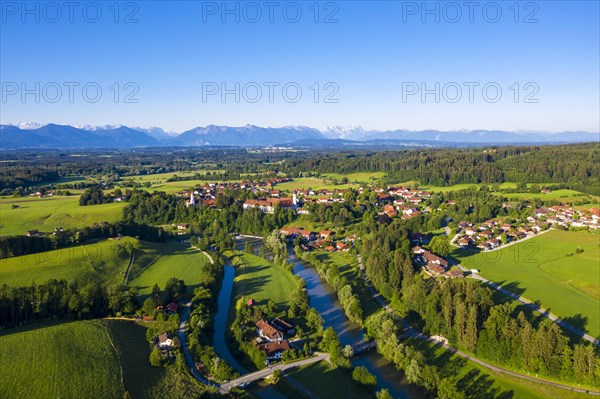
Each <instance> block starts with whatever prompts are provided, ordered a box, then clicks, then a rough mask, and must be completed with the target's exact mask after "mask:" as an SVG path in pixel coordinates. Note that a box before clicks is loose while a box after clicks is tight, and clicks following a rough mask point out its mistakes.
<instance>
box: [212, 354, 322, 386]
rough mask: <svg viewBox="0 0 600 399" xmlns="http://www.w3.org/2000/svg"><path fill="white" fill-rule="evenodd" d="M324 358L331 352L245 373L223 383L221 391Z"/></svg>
mask: <svg viewBox="0 0 600 399" xmlns="http://www.w3.org/2000/svg"><path fill="white" fill-rule="evenodd" d="M322 360H326V361H329V353H317V354H316V356H314V357H311V358H309V359H303V360H298V361H297V362H293V363H288V364H278V365H276V366H273V367H269V368H266V369H263V370H258V371H255V372H253V373H249V374H245V375H243V376H241V377H239V378H237V379H235V380H233V381H230V382H228V383H226V384H221V388H220V389H219V391H220V392H221V393H227V392H229V390H230V389H231V388H233V387H236V386H239V385H242V384H249V383H251V382H254V381H256V380H260V379H263V378H266V377H268V376H270V375H271V374H273V372H274V371H275V370H281V371H284V370H287V369H290V368H293V367H300V366H305V365H307V364H311V363H316V362H320V361H322Z"/></svg>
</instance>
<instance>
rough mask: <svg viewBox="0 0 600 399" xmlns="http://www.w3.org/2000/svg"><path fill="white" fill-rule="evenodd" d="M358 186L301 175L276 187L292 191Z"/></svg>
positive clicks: (356, 185)
mask: <svg viewBox="0 0 600 399" xmlns="http://www.w3.org/2000/svg"><path fill="white" fill-rule="evenodd" d="M351 187H354V188H356V187H358V184H338V185H335V184H333V183H331V181H329V180H327V179H318V178H316V177H300V178H296V179H294V180H293V181H291V182H287V183H281V184H278V185H277V186H276V187H275V188H277V189H278V190H283V191H292V190H296V189H297V190H306V189H309V188H310V189H312V190H321V189H323V190H335V189H338V190H343V189H346V188H351Z"/></svg>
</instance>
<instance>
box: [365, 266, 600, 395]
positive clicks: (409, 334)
mask: <svg viewBox="0 0 600 399" xmlns="http://www.w3.org/2000/svg"><path fill="white" fill-rule="evenodd" d="M358 265H359V267H360V269H361V271H362V273H363V278H364V280H365V282H366V283H367V286H368V287H369V289H370V290H371V292H372V293H373V298H375V300H377V302H379V304H380V305H381V306H382V307H383V308H384V309H385V310H386V311H388V312H392V313H393V312H394V309H393V308H392V307H391V306H389V304H388V303H387V301H386V300H385V298H384V297H383V296H381V295H380V294H379V293H378V292H377V291H376V290H375V288H374V287H373V285H372V284H371V281H370V280H369V279H368V278H367V275H366V270H365V267H364V265H363V263H362V259H361V257H360V255H358ZM479 277H481V276H479ZM484 280H485V279H484ZM492 284H493V283H492ZM513 295H514V294H513ZM400 321H401V322H402V326H403V327H404V329H405V334H404V337H406V338H418V339H422V340H426V341H429V342H433V343H435V344H437V345H441V346H443V347H444V348H446V349H448V350H449V351H451V352H453V353H455V354H456V355H458V356H460V357H463V358H465V359H467V360H470V361H472V362H475V363H477V364H479V365H480V366H483V367H486V368H488V369H490V370H492V371H493V372H496V373H504V374H508V375H510V376H513V377H516V378H520V379H523V380H528V381H533V382H535V383H538V384H544V385H550V386H553V387H556V388H560V389H566V390H569V391H573V392H579V393H587V394H590V395H594V396H600V392H597V391H589V390H586V389H581V388H574V387H570V386H567V385H562V384H558V383H555V382H551V381H546V380H542V379H539V378H535V377H531V376H528V375H524V374H519V373H515V372H513V371H509V370H506V369H503V368H501V367H496V366H494V365H491V364H489V363H487V362H484V361H483V360H480V359H477V358H475V357H472V356H470V355H467V354H466V353H464V352H461V351H459V350H458V349H455V348H453V347H451V346H449V345H446V344H444V343H441V342H439V341H436V340H434V339H432V338H431V337H430V336H428V335H425V334H423V333H421V332H419V331H417V330H415V329H414V328H412V327H411V326H410V325H409V324H408V322H407V321H406V320H404V319H403V318H400Z"/></svg>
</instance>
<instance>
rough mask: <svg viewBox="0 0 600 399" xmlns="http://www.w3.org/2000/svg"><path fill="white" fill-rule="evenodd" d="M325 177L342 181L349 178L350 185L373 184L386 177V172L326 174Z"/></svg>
mask: <svg viewBox="0 0 600 399" xmlns="http://www.w3.org/2000/svg"><path fill="white" fill-rule="evenodd" d="M323 177H326V178H328V179H338V180H342V179H343V178H344V177H347V178H348V180H349V181H350V183H371V182H372V180H378V179H381V178H382V177H385V172H359V173H348V174H346V175H345V174H342V173H324V174H323Z"/></svg>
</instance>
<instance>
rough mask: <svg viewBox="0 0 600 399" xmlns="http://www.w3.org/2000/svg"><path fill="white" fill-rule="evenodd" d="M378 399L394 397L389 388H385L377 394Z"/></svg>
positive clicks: (391, 398)
mask: <svg viewBox="0 0 600 399" xmlns="http://www.w3.org/2000/svg"><path fill="white" fill-rule="evenodd" d="M375 397H376V398H377V399H394V398H393V397H392V395H391V394H390V391H389V390H388V389H387V388H383V389H382V390H381V391H379V392H377V393H376V394H375Z"/></svg>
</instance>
